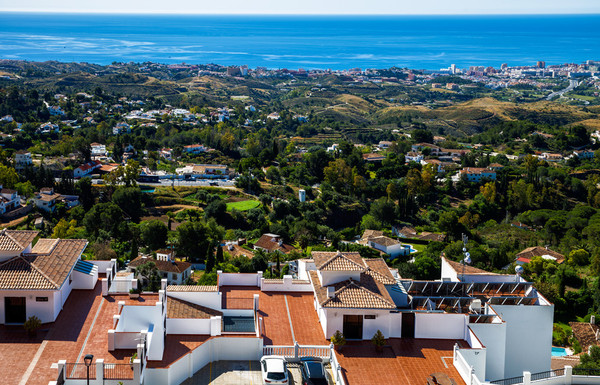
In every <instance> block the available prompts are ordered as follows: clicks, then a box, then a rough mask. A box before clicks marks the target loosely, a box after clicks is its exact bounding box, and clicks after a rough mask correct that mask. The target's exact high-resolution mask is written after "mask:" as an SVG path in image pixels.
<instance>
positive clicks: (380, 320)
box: [319, 309, 402, 340]
mask: <svg viewBox="0 0 600 385" xmlns="http://www.w3.org/2000/svg"><path fill="white" fill-rule="evenodd" d="M323 311H324V315H325V317H327V322H326V323H325V324H324V325H323V326H324V329H325V337H326V338H331V336H332V335H333V334H334V333H335V332H336V330H339V331H341V332H343V331H344V315H363V316H365V315H374V316H375V319H366V318H363V340H370V339H371V338H372V337H373V335H374V334H375V333H376V332H377V330H381V332H382V333H383V335H384V336H385V337H386V338H389V337H395V338H396V337H397V338H399V337H402V334H401V329H402V313H390V312H389V310H358V309H323ZM319 318H320V319H321V320H322V319H323V318H321V315H320V313H319ZM321 322H322V321H321Z"/></svg>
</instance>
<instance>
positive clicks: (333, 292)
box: [327, 286, 335, 298]
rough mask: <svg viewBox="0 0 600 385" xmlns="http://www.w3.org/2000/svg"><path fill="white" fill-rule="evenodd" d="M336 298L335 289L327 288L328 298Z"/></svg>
mask: <svg viewBox="0 0 600 385" xmlns="http://www.w3.org/2000/svg"><path fill="white" fill-rule="evenodd" d="M334 296H335V287H333V286H327V298H333V297H334Z"/></svg>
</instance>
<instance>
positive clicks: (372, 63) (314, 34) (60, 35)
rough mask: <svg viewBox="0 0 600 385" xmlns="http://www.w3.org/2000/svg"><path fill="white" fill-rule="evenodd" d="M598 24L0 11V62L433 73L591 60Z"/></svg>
mask: <svg viewBox="0 0 600 385" xmlns="http://www.w3.org/2000/svg"><path fill="white" fill-rule="evenodd" d="M598 25H600V15H544V16H542V15H521V16H518V15H517V16H515V15H513V16H507V15H505V16H281V15H279V16H260V15H254V16H250V15H237V16H236V15H212V16H207V15H124V14H121V15H110V14H57V13H51V14H48V13H47V14H42V13H11V12H0V59H25V60H35V61H44V60H59V61H69V62H70V61H74V62H91V63H99V64H110V63H112V62H114V61H123V62H128V61H135V62H144V61H154V62H160V63H181V62H186V63H190V64H205V63H217V64H222V65H241V64H247V65H249V66H250V67H256V66H265V67H268V68H290V69H297V68H305V69H311V68H323V69H326V68H331V69H348V68H354V67H360V68H389V67H392V66H398V67H409V68H423V69H439V68H442V67H444V68H446V67H448V66H450V64H456V65H457V66H458V67H459V68H465V67H468V66H471V65H483V66H495V67H499V66H500V64H501V63H508V64H509V65H511V66H516V65H534V64H535V63H536V61H538V60H545V61H546V63H547V64H562V63H566V62H575V63H581V62H583V61H585V60H588V59H592V60H600V52H599V51H598V47H600V28H598Z"/></svg>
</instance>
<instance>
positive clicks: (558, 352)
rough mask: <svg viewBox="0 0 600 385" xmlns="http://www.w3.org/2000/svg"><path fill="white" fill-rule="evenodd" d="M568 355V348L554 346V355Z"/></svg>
mask: <svg viewBox="0 0 600 385" xmlns="http://www.w3.org/2000/svg"><path fill="white" fill-rule="evenodd" d="M566 355H567V350H566V349H565V348H557V347H554V346H553V347H552V357H562V356H566Z"/></svg>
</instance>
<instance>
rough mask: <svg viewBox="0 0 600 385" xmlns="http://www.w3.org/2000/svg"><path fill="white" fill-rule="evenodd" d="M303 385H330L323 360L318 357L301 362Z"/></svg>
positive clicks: (307, 358) (305, 358)
mask: <svg viewBox="0 0 600 385" xmlns="http://www.w3.org/2000/svg"><path fill="white" fill-rule="evenodd" d="M300 363H301V366H300V372H301V373H302V385H328V384H329V382H328V381H327V374H326V373H325V368H324V367H323V360H322V359H321V358H317V357H304V358H302V359H301V360H300Z"/></svg>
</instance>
